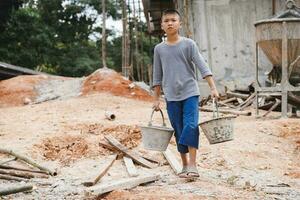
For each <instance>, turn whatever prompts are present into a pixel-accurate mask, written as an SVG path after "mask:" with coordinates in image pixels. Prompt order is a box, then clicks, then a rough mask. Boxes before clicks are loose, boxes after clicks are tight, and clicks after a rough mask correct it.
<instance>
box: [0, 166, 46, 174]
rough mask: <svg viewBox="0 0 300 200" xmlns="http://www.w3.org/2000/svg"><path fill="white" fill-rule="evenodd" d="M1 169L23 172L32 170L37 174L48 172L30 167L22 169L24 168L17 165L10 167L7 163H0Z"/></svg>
mask: <svg viewBox="0 0 300 200" xmlns="http://www.w3.org/2000/svg"><path fill="white" fill-rule="evenodd" d="M0 168H1V169H14V170H18V171H24V172H32V173H38V174H49V173H48V172H46V171H38V170H31V169H24V168H19V167H12V166H8V165H0Z"/></svg>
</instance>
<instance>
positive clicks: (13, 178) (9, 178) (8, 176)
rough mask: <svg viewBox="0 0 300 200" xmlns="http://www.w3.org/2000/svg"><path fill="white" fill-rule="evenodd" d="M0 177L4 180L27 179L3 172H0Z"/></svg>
mask: <svg viewBox="0 0 300 200" xmlns="http://www.w3.org/2000/svg"><path fill="white" fill-rule="evenodd" d="M0 179H4V180H10V181H24V182H25V181H27V180H28V179H25V178H19V177H15V176H11V175H5V174H0Z"/></svg>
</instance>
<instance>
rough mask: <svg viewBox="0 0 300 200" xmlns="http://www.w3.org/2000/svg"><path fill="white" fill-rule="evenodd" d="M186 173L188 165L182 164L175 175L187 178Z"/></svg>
mask: <svg viewBox="0 0 300 200" xmlns="http://www.w3.org/2000/svg"><path fill="white" fill-rule="evenodd" d="M187 173H188V167H187V166H183V167H182V170H181V172H179V173H178V174H177V175H178V176H179V177H180V178H187Z"/></svg>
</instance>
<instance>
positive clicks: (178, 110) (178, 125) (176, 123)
mask: <svg viewBox="0 0 300 200" xmlns="http://www.w3.org/2000/svg"><path fill="white" fill-rule="evenodd" d="M167 111H168V116H169V119H170V122H171V125H172V127H173V129H174V131H175V138H176V144H177V150H178V152H179V153H180V156H181V161H182V172H181V173H180V174H179V176H181V175H182V176H183V177H184V176H186V172H187V166H188V155H187V153H188V147H187V146H184V145H181V144H179V140H180V137H181V133H182V128H183V116H182V115H183V112H182V102H181V101H167Z"/></svg>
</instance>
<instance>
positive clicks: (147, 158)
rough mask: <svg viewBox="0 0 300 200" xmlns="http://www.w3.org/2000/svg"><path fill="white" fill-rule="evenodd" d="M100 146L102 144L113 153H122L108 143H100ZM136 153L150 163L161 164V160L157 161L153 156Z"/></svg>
mask: <svg viewBox="0 0 300 200" xmlns="http://www.w3.org/2000/svg"><path fill="white" fill-rule="evenodd" d="M99 144H100V145H101V146H103V147H104V148H106V149H108V150H111V151H113V152H120V151H119V150H118V149H117V148H116V147H114V146H112V145H110V144H108V143H106V142H99ZM129 151H132V152H135V151H134V150H129ZM136 153H138V154H140V156H141V157H143V158H145V159H146V160H148V161H150V162H154V163H158V164H159V163H160V161H159V160H157V159H155V158H153V157H151V156H148V155H145V154H142V153H140V152H136Z"/></svg>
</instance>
